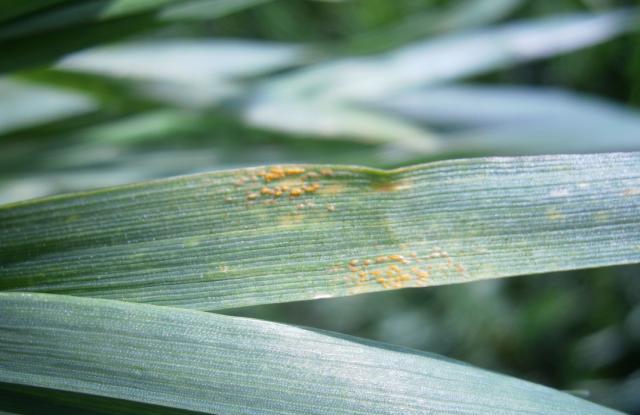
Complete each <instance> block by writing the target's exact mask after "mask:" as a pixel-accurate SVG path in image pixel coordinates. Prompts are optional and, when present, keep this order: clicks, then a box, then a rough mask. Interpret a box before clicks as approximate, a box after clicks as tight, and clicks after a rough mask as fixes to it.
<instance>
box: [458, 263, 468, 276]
mask: <svg viewBox="0 0 640 415" xmlns="http://www.w3.org/2000/svg"><path fill="white" fill-rule="evenodd" d="M456 271H457V272H459V273H460V274H464V273H465V272H467V270H466V269H465V268H464V267H463V266H462V265H460V264H456Z"/></svg>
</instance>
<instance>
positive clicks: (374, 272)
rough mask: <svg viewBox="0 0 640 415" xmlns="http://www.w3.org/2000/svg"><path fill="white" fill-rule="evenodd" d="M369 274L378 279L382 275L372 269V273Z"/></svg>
mask: <svg viewBox="0 0 640 415" xmlns="http://www.w3.org/2000/svg"><path fill="white" fill-rule="evenodd" d="M369 274H371V275H372V276H374V277H379V276H381V275H382V271H380V270H378V269H374V270H373V271H369Z"/></svg>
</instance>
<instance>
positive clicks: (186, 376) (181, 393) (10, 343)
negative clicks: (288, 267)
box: [0, 293, 617, 415]
mask: <svg viewBox="0 0 640 415" xmlns="http://www.w3.org/2000/svg"><path fill="white" fill-rule="evenodd" d="M0 315H2V317H3V318H2V325H1V327H0V364H1V365H2V366H3V368H4V369H3V370H2V371H0V381H2V382H5V383H9V384H10V383H13V384H17V385H30V386H36V387H41V388H49V389H54V390H59V391H70V392H72V393H85V394H90V395H97V396H101V397H104V398H117V399H126V400H129V401H132V402H140V403H147V404H156V405H162V406H165V407H168V408H178V409H186V410H196V411H201V412H206V413H218V414H219V413H225V414H265V413H273V414H284V413H290V414H299V413H305V414H332V415H333V414H354V413H361V414H371V413H381V414H396V413H399V412H400V413H403V414H424V413H425V412H426V413H430V412H433V413H443V414H444V413H451V414H453V413H456V414H519V413H522V414H532V413H536V414H538V413H539V414H545V415H549V414H567V413H589V414H614V413H617V412H615V411H613V410H609V409H607V408H604V407H600V406H597V405H595V404H592V403H589V402H587V401H584V400H581V399H578V398H575V397H573V396H571V395H569V394H566V393H562V392H558V391H554V390H552V389H548V388H545V387H543V386H538V385H535V384H532V383H528V382H524V381H520V380H516V379H513V378H509V377H506V376H501V375H497V374H494V373H491V372H487V371H483V370H479V369H475V368H473V367H472V366H469V365H466V364H462V363H458V362H455V361H452V360H449V359H445V358H441V357H439V356H436V355H431V354H427V353H422V352H419V351H415V350H411V349H403V348H399V347H394V346H390V345H385V344H382V343H375V342H371V341H367V340H363V339H358V338H353V337H347V336H344V335H339V334H333V333H330V332H316V331H312V330H308V329H303V328H297V327H293V326H286V325H282V324H276V323H270V322H266V321H260V320H252V319H244V318H238V317H229V316H221V315H216V314H209V313H203V312H197V311H189V310H179V309H173V308H167V307H157V306H149V305H136V304H130V303H122V302H116V301H109V300H97V299H81V298H74V297H67V296H56V295H48V294H17V293H13V294H9V293H2V294H0ZM284 362H286V364H283V363H284ZM496 391H500V393H496ZM68 403H71V404H73V400H70V401H68ZM2 404H3V403H0V406H2ZM102 409H103V411H105V412H108V410H109V409H111V410H113V411H114V412H113V413H121V412H119V411H118V407H117V405H114V406H113V407H111V406H109V405H108V400H107V399H103V405H102Z"/></svg>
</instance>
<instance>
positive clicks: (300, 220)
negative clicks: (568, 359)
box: [0, 153, 640, 310]
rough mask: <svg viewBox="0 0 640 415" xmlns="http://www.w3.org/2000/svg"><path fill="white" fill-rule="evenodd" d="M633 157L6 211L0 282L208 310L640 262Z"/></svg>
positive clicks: (408, 171) (295, 175)
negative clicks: (279, 193)
mask: <svg viewBox="0 0 640 415" xmlns="http://www.w3.org/2000/svg"><path fill="white" fill-rule="evenodd" d="M639 164H640V154H639V153H621V154H600V155H584V156H547V157H525V158H487V159H468V160H453V161H446V162H440V163H434V164H427V165H423V166H415V167H409V168H404V169H398V170H394V171H381V170H373V169H369V168H361V167H340V166H312V165H309V166H290V167H286V168H282V167H277V166H276V167H271V168H255V169H244V170H233V171H226V172H220V173H212V174H203V175H195V176H185V177H178V178H174V179H168V180H160V181H155V182H147V183H140V184H135V185H130V186H123V187H116V188H112V189H105V190H99V191H94V192H89V193H81V194H75V195H74V194H72V195H66V196H60V197H55V198H49V199H41V200H36V201H31V202H24V203H17V204H13V205H5V206H3V207H2V208H0V225H1V226H0V245H2V246H3V250H2V252H0V264H1V265H0V277H1V278H0V288H2V289H3V290H28V291H46V292H54V293H65V294H74V295H87V296H97V297H107V298H114V299H123V300H130V301H138V302H151V303H157V304H167V305H169V304H172V305H180V306H185V307H192V308H201V309H207V310H211V309H220V308H227V307H236V306H243V305H250V304H262V303H270V302H283V301H293V300H303V299H311V298H321V297H331V296H342V295H351V294H358V293H364V292H371V291H380V290H386V289H397V288H404V287H421V286H428V285H439V284H451V283H458V282H465V281H472V280H478V279H485V278H496V277H506V276H512V275H522V274H530V273H541V272H549V271H554V270H565V269H577V268H586V267H596V266H605V265H614V264H626V263H635V262H638V260H639V259H640V248H639V247H640V240H639V235H640V222H639V219H638V218H639V217H638V215H637V212H638V207H639V205H638V204H639V203H640V198H639V197H638V195H639V194H640V190H639V189H640V176H638V172H639V171H640V169H638V167H639ZM287 169H289V170H287ZM303 170H304V172H303ZM284 186H286V187H284ZM278 192H281V193H282V194H281V195H280V196H278Z"/></svg>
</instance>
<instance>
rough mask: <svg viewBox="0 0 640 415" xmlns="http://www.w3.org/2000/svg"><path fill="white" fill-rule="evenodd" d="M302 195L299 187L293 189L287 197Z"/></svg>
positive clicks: (302, 191)
mask: <svg viewBox="0 0 640 415" xmlns="http://www.w3.org/2000/svg"><path fill="white" fill-rule="evenodd" d="M303 193H304V190H303V189H302V188H300V187H294V188H293V189H291V191H290V192H289V195H290V196H292V197H298V196H302V194H303Z"/></svg>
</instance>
